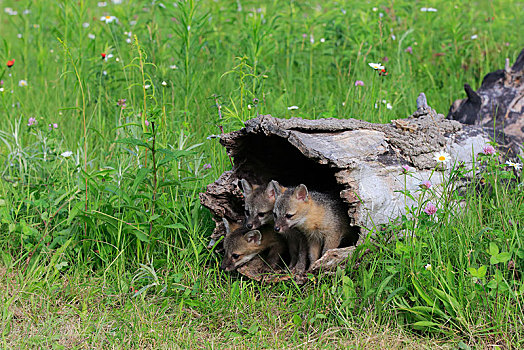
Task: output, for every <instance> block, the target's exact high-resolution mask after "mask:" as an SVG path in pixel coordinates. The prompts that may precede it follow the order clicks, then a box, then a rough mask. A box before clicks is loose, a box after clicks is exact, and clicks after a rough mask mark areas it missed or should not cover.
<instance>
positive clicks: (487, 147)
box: [482, 145, 495, 156]
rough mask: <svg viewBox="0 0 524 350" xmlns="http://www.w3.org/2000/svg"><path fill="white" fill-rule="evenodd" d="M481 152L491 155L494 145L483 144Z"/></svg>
mask: <svg viewBox="0 0 524 350" xmlns="http://www.w3.org/2000/svg"><path fill="white" fill-rule="evenodd" d="M482 153H484V154H485V155H489V156H491V155H493V154H495V147H493V146H492V145H486V146H484V149H482Z"/></svg>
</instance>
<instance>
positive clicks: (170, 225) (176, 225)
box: [162, 223, 187, 230]
mask: <svg viewBox="0 0 524 350" xmlns="http://www.w3.org/2000/svg"><path fill="white" fill-rule="evenodd" d="M162 227H164V228H174V229H177V228H179V229H182V230H187V228H186V227H185V226H184V225H182V224H180V223H177V224H169V225H162Z"/></svg>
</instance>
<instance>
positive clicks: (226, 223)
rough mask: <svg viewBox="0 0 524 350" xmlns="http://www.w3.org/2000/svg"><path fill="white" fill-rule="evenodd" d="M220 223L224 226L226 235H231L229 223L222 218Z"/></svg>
mask: <svg viewBox="0 0 524 350" xmlns="http://www.w3.org/2000/svg"><path fill="white" fill-rule="evenodd" d="M222 222H223V223H224V226H225V227H226V235H228V234H230V233H231V227H229V221H227V219H226V218H222Z"/></svg>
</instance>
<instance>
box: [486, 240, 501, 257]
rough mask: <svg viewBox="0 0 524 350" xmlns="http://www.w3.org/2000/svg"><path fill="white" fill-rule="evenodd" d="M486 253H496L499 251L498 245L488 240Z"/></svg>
mask: <svg viewBox="0 0 524 350" xmlns="http://www.w3.org/2000/svg"><path fill="white" fill-rule="evenodd" d="M488 253H489V255H491V256H493V255H497V254H498V253H499V247H498V246H497V244H496V243H495V242H490V243H489V250H488Z"/></svg>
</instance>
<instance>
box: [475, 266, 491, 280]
mask: <svg viewBox="0 0 524 350" xmlns="http://www.w3.org/2000/svg"><path fill="white" fill-rule="evenodd" d="M487 271H488V268H487V266H486V265H482V266H481V267H479V269H478V275H477V276H476V277H478V278H484V277H485V276H486V272H487Z"/></svg>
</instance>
